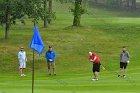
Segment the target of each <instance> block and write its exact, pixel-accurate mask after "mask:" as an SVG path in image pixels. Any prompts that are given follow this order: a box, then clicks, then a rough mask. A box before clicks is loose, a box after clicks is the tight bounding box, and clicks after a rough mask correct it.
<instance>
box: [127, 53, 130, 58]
mask: <svg viewBox="0 0 140 93" xmlns="http://www.w3.org/2000/svg"><path fill="white" fill-rule="evenodd" d="M127 57H128V60H130V54H129V52H127Z"/></svg>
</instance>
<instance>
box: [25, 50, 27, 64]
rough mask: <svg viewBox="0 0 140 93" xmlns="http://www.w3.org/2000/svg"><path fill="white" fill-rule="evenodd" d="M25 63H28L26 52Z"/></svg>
mask: <svg viewBox="0 0 140 93" xmlns="http://www.w3.org/2000/svg"><path fill="white" fill-rule="evenodd" d="M25 62H27V56H26V52H25Z"/></svg>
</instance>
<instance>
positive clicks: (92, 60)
mask: <svg viewBox="0 0 140 93" xmlns="http://www.w3.org/2000/svg"><path fill="white" fill-rule="evenodd" d="M96 58H97V57H96V56H95V57H94V59H91V58H90V59H89V60H90V61H91V62H94V61H95V60H96Z"/></svg>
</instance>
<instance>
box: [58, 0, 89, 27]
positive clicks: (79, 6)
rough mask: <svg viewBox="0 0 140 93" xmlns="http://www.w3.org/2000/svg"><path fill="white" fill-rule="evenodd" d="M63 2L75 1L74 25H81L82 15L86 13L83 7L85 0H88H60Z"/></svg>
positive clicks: (73, 10)
mask: <svg viewBox="0 0 140 93" xmlns="http://www.w3.org/2000/svg"><path fill="white" fill-rule="evenodd" d="M59 1H60V2H61V3H67V2H71V3H74V9H71V12H73V15H74V18H73V26H80V21H81V15H82V14H84V13H85V9H83V7H82V2H83V1H85V2H86V1H88V0H59Z"/></svg>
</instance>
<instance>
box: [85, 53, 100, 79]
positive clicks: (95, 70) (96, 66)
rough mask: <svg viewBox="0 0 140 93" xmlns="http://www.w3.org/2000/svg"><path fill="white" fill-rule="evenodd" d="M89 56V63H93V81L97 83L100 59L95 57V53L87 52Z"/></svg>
mask: <svg viewBox="0 0 140 93" xmlns="http://www.w3.org/2000/svg"><path fill="white" fill-rule="evenodd" d="M88 54H89V56H90V57H89V61H90V62H92V63H93V79H92V80H95V81H97V80H98V73H99V72H100V65H101V64H100V62H101V61H100V59H99V57H98V56H97V55H96V53H95V52H88Z"/></svg>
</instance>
